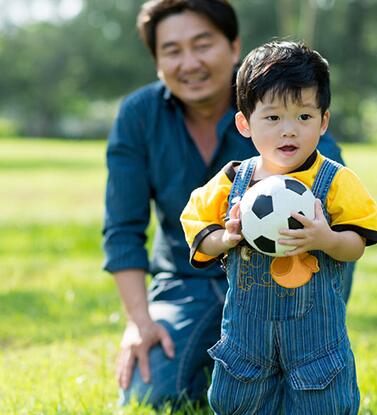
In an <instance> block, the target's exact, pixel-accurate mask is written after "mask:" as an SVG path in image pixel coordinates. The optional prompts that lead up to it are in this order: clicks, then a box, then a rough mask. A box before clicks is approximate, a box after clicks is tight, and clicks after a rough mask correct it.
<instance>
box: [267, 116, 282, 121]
mask: <svg viewBox="0 0 377 415" xmlns="http://www.w3.org/2000/svg"><path fill="white" fill-rule="evenodd" d="M266 118H267V119H268V120H270V121H277V120H278V119H279V116H278V115H269V116H268V117H266Z"/></svg>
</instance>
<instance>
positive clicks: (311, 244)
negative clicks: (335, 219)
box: [279, 199, 334, 256]
mask: <svg viewBox="0 0 377 415" xmlns="http://www.w3.org/2000/svg"><path fill="white" fill-rule="evenodd" d="M292 216H293V217H294V218H295V219H297V220H298V221H299V222H300V223H302V224H303V225H304V228H303V229H281V230H280V234H281V235H284V236H287V237H289V238H292V239H280V240H279V243H280V244H281V245H287V248H288V247H289V246H294V247H296V248H295V249H293V250H291V251H286V253H285V254H286V255H287V256H293V255H298V254H302V253H303V252H307V251H312V250H315V249H319V250H321V251H325V252H326V251H327V250H328V249H329V248H331V246H332V244H333V242H334V237H333V236H334V232H333V231H332V230H331V228H330V226H329V224H328V223H327V220H326V218H325V216H324V214H323V211H322V204H321V201H320V200H319V199H316V201H315V217H314V219H313V220H311V219H308V218H307V217H306V216H304V215H301V214H299V213H292Z"/></svg>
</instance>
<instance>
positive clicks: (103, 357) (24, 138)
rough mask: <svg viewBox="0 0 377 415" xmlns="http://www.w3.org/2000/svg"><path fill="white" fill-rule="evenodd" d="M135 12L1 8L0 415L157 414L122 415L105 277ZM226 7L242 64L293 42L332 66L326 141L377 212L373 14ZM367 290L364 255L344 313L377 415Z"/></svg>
mask: <svg viewBox="0 0 377 415" xmlns="http://www.w3.org/2000/svg"><path fill="white" fill-rule="evenodd" d="M141 3H142V1H140V0H0V201H1V204H0V414H1V415H55V414H59V415H71V414H75V415H76V414H78V415H89V414H90V415H93V414H95V415H97V414H99V415H110V414H127V415H150V414H156V413H157V412H155V411H153V410H152V409H151V408H150V407H148V406H147V405H141V406H137V405H136V404H132V405H130V406H129V407H127V408H124V409H122V410H121V409H118V408H117V405H116V401H117V385H116V380H115V376H114V368H115V360H116V355H117V351H118V345H119V342H120V337H121V333H122V330H123V328H124V324H125V321H124V317H123V312H122V309H121V306H120V301H119V299H118V295H117V292H116V288H115V285H114V282H113V281H112V279H111V277H109V276H107V275H106V274H105V273H104V272H103V271H101V264H102V259H103V253H102V250H101V227H102V216H103V193H104V187H105V178H106V170H105V146H106V141H105V137H106V135H107V133H108V130H109V128H110V125H111V123H112V120H113V118H114V116H115V114H116V111H117V107H118V105H119V102H120V100H121V98H122V96H125V95H127V94H128V93H129V92H130V91H132V90H133V89H135V88H137V87H138V86H141V85H142V84H144V83H145V82H149V81H152V80H154V79H155V77H156V76H155V69H154V63H153V60H152V59H151V57H150V56H149V55H148V53H147V51H146V50H144V48H143V46H142V45H141V42H140V41H139V39H138V35H137V33H136V30H135V16H136V13H137V11H138V9H139V6H140V4H141ZM232 4H234V6H235V8H236V10H237V11H238V14H239V16H240V20H241V36H242V41H243V50H244V54H245V53H246V52H247V51H248V50H250V49H251V48H253V47H255V46H257V45H259V44H260V43H262V42H265V41H268V40H271V39H272V38H274V37H282V36H286V37H289V38H290V39H304V40H306V41H307V42H308V43H309V44H310V45H312V46H313V47H315V48H316V49H318V50H319V51H320V52H321V53H323V54H324V55H325V56H326V57H327V58H328V60H329V62H330V65H331V71H332V85H333V103H332V115H333V116H332V119H331V128H330V129H331V131H332V132H333V133H334V134H335V135H336V137H337V138H338V140H339V141H340V144H341V146H342V149H343V155H344V158H345V160H346V163H347V164H348V165H349V166H350V167H351V168H353V169H354V170H355V171H356V172H357V173H358V174H359V175H360V177H361V178H362V180H363V181H364V182H365V184H366V185H367V187H368V189H369V190H370V192H371V193H372V195H373V196H374V198H377V175H376V174H375V173H373V171H374V170H373V166H374V165H375V164H376V160H377V117H376V116H375V114H376V112H377V71H376V67H377V65H376V64H377V25H376V21H377V0H233V1H232ZM148 232H149V234H150V235H152V234H153V232H154V222H153V220H152V223H151V226H150V228H149V231H148ZM376 276H377V250H376V247H371V248H368V249H367V252H366V254H365V256H364V257H363V258H362V259H361V261H360V262H359V264H358V266H357V272H356V276H355V283H354V286H353V292H352V296H351V300H350V303H349V305H348V311H347V319H348V327H349V334H350V338H351V342H352V346H353V349H354V352H355V356H356V362H357V369H358V379H359V384H360V390H361V409H360V414H362V415H373V414H376V415H377V378H376V372H377V302H376V298H377V278H376ZM170 413H171V409H170V408H169V406H167V407H166V408H164V409H162V410H161V411H159V412H158V414H165V415H168V414H170ZM209 413H210V412H209V410H208V409H206V408H205V409H203V410H199V409H197V408H195V407H193V406H190V405H188V407H187V408H185V409H184V410H183V411H182V412H181V415H183V414H185V415H186V414H189V415H190V414H195V415H198V414H203V415H204V414H206V415H207V414H209Z"/></svg>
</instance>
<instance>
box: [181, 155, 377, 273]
mask: <svg viewBox="0 0 377 415" xmlns="http://www.w3.org/2000/svg"><path fill="white" fill-rule="evenodd" d="M323 160H324V157H323V156H322V155H321V154H320V153H319V152H317V157H316V158H315V161H314V163H312V164H311V166H309V167H308V168H307V169H298V170H297V171H295V172H292V173H288V174H287V175H288V176H291V177H294V178H295V179H298V180H300V181H301V182H303V183H305V184H306V185H307V186H308V187H309V188H311V187H312V185H313V182H314V179H315V177H316V175H317V173H318V170H319V168H320V166H321V164H322V162H323ZM239 164H240V163H239V162H230V163H228V164H227V165H226V166H225V167H223V169H222V170H220V171H219V173H217V174H216V176H214V177H213V178H212V179H211V180H210V181H209V182H208V183H207V184H205V185H204V186H203V187H199V188H198V189H196V190H194V191H193V192H192V194H191V197H190V200H189V201H188V203H187V205H186V207H185V209H184V210H183V212H182V215H181V222H182V226H183V229H184V232H185V236H186V241H187V243H188V244H189V246H190V247H191V255H190V262H191V263H192V264H193V265H194V266H197V267H203V266H206V265H208V264H210V263H212V262H213V261H214V260H215V259H216V258H214V257H211V256H209V255H206V254H203V253H201V252H199V251H198V249H197V248H198V246H199V244H200V242H201V241H202V240H203V239H204V238H205V237H206V236H207V235H208V234H209V233H210V232H213V231H214V230H216V229H221V228H224V227H225V224H224V220H225V215H226V212H227V209H228V197H229V193H230V190H231V187H232V184H233V179H234V177H235V168H236V167H237V165H239ZM326 202H327V203H326V207H327V211H328V213H329V215H330V226H331V228H332V229H333V230H334V231H344V230H352V231H354V232H356V233H358V234H359V235H360V236H362V237H364V238H365V239H366V244H367V245H372V244H375V243H377V205H376V202H375V201H374V200H373V198H372V197H371V195H370V194H369V193H368V191H367V190H366V188H365V187H364V185H363V184H362V183H361V181H360V179H359V178H358V177H357V176H356V174H355V173H354V172H353V171H352V170H350V169H349V168H347V167H342V168H341V169H339V170H338V172H337V173H336V175H335V177H334V180H333V182H332V184H331V187H330V189H329V192H328V194H327V201H326Z"/></svg>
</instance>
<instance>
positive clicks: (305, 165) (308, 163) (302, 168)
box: [289, 150, 318, 173]
mask: <svg viewBox="0 0 377 415" xmlns="http://www.w3.org/2000/svg"><path fill="white" fill-rule="evenodd" d="M317 156H318V151H317V150H314V151H313V153H312V154H311V155H310V156H309V157H308V158H307V159H306V160H305V161H304V163H303V164H301V166H300V167H297V169H294V170H292V171H290V172H289V173H297V172H299V171H305V170H309V169H310V167H312V166H313V164H314V163H315V161H316V160H317Z"/></svg>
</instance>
